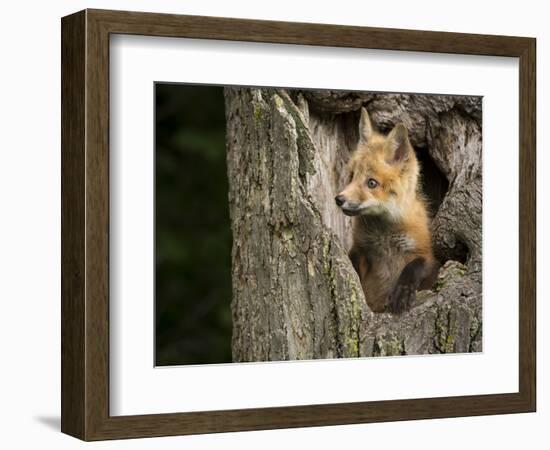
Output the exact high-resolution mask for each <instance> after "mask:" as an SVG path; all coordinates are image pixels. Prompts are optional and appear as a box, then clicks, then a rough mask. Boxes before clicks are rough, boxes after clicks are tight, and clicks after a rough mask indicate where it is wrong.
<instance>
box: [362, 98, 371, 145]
mask: <svg viewBox="0 0 550 450" xmlns="http://www.w3.org/2000/svg"><path fill="white" fill-rule="evenodd" d="M373 133H374V128H373V126H372V123H371V121H370V117H369V113H368V112H367V110H366V109H365V108H364V107H363V108H361V119H360V120H359V141H360V142H362V143H364V144H366V143H367V142H368V140H369V139H370V138H371V136H372V134H373Z"/></svg>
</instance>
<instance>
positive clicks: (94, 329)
mask: <svg viewBox="0 0 550 450" xmlns="http://www.w3.org/2000/svg"><path fill="white" fill-rule="evenodd" d="M61 29H62V130H61V136H62V208H61V210H62V283H61V284H62V309H61V311H62V333H61V334H62V343H61V352H62V377H61V384H62V400H61V410H62V415H61V429H62V431H63V432H64V433H67V434H70V435H72V436H76V437H78V438H80V439H84V440H100V439H117V438H133V437H148V436H167V435H183V434H196V433H213V432H227V431H244V430H260V429H275V428H290V427H306V426H321V425H337V424H351V423H366V422H381V421H397V420H411V419H426V418H441V417H458V416H474V415H486V414H504V413H517V412H531V411H535V408H536V330H535V323H536V320H535V319H536V304H535V301H536V292H535V289H536V249H535V244H536V206H535V205H536V178H535V175H536V118H535V112H536V107H535V102H536V95H535V92H536V91H535V75H536V55H535V53H536V40H535V39H534V38H525V37H507V36H490V35H474V34H459V33H446V32H432V31H411V30H397V29H381V28H364V27H351V26H336V25H320V24H305V23H288V22H272V21H255V20H241V19H227V18H215V17H198V16H179V15H169V14H152V13H135V12H122V11H104V10H85V11H81V12H78V13H75V14H73V15H70V16H67V17H64V18H63V19H62V26H61ZM111 34H135V35H146V36H169V37H184V38H201V39H220V40H231V41H249V42H264V43H285V44H302V45H315V46H332V47H353V48H369V49H383V50H402V51H420V52H433V53H455V54H466V55H486V56H508V57H517V58H519V93H520V99H519V105H518V106H519V126H520V130H519V131H520V133H519V143H518V144H519V171H520V173H519V175H520V180H521V183H520V186H519V244H520V250H519V267H518V270H519V355H518V357H519V391H518V392H516V393H506V394H492V395H472V396H460V397H438V398H419V399H406V400H389V401H373V402H354V403H341V404H322V405H305V406H288V407H273V408H258V409H243V410H227V411H207V412H206V411H205V412H188V413H173V414H152V415H139V416H110V415H109V36H110V35H111ZM182 406H183V405H182Z"/></svg>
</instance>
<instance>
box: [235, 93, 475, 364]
mask: <svg viewBox="0 0 550 450" xmlns="http://www.w3.org/2000/svg"><path fill="white" fill-rule="evenodd" d="M225 98H226V122H227V134H226V141H227V163H228V177H229V185H230V191H229V203H230V213H231V224H232V232H233V252H232V277H233V280H232V281H233V299H232V305H231V307H232V315H233V342H232V348H233V359H234V361H236V362H246V361H278V360H297V359H327V358H348V357H365V356H387V355H404V354H424V353H448V352H464V351H480V350H481V336H482V333H481V291H480V286H481V273H480V264H479V267H477V266H476V264H470V260H471V261H472V262H473V263H477V262H478V261H480V257H481V256H480V253H479V255H477V254H476V253H475V252H470V254H469V260H468V261H467V262H466V266H465V265H462V264H461V263H458V262H454V261H450V262H448V263H447V264H446V265H445V266H444V267H443V269H442V271H441V273H440V278H439V280H438V284H437V289H436V290H434V291H430V292H422V293H419V295H418V297H419V305H418V306H417V307H415V308H413V310H411V311H410V312H409V313H405V314H403V315H402V316H392V315H390V314H375V313H373V312H372V311H370V309H369V308H368V306H367V304H366V302H365V298H364V295H363V292H362V289H361V286H360V282H359V279H358V277H357V274H356V273H355V271H354V269H353V267H352V266H351V262H350V261H349V258H348V256H347V250H348V248H349V244H350V242H349V236H350V233H349V230H350V222H349V219H347V218H345V216H343V215H342V214H341V213H340V212H339V211H337V210H335V209H334V202H333V200H332V198H333V196H334V192H335V191H337V189H338V188H339V186H341V185H342V179H341V177H342V172H343V171H342V170H341V168H342V166H343V164H344V163H345V161H347V158H348V157H349V154H350V153H351V149H352V148H353V147H354V134H353V133H354V132H353V131H350V130H353V129H354V124H351V123H350V121H351V122H353V120H352V119H353V118H352V117H351V116H349V115H342V114H340V113H341V111H337V112H335V111H329V112H328V113H327V111H326V106H325V107H324V108H325V109H323V110H321V111H320V110H319V109H318V107H317V103H316V102H315V100H314V96H312V94H311V92H309V93H307V94H306V93H303V94H302V93H296V92H293V93H292V94H291V95H289V93H288V92H287V91H286V90H284V89H260V88H258V89H256V88H226V89H225ZM445 98H447V97H445ZM376 99H377V96H376V94H374V95H370V96H367V97H362V98H361V102H360V103H359V107H360V106H361V105H362V104H364V103H365V102H373V101H376ZM325 103H326V104H329V103H330V102H325ZM333 104H337V100H333ZM356 106H357V105H355V104H354V107H356ZM454 106H455V105H453V106H452V107H449V108H447V110H451V109H452V108H453V107H454ZM371 111H373V108H371V109H369V112H371ZM444 111H445V108H443V110H442V111H440V112H438V116H437V117H438V118H440V113H441V112H444ZM375 117H376V115H375ZM423 117H424V116H423ZM466 119H467V120H473V119H470V118H469V116H467V115H466ZM466 119H465V120H466ZM439 120H441V123H442V125H441V127H444V126H445V125H444V124H445V122H444V121H443V119H439ZM449 120H456V119H455V118H454V114H452V113H451V114H450V119H449ZM469 124H470V123H469V122H468V125H469ZM474 125H475V124H474ZM425 130H426V131H425V136H430V138H429V139H431V140H432V141H433V142H434V143H435V142H440V147H437V146H436V145H434V146H433V149H434V150H433V151H434V152H437V151H440V152H442V150H441V149H442V148H443V146H444V145H445V140H444V138H442V137H441V133H437V131H438V130H437V127H436V122H435V121H433V122H429V123H428V124H426V125H425ZM429 133H432V134H431V135H430V134H429ZM438 139H439V141H438ZM449 139H450V138H449ZM432 141H430V142H432ZM413 144H414V142H413ZM438 148H439V150H438ZM476 150H477V147H476ZM442 153H444V152H442ZM479 158H481V156H479ZM451 164H452V162H451V163H449V165H450V166H451ZM449 170H451V171H452V173H453V174H454V173H455V169H454V166H453V168H451V169H449ZM464 170H465V171H466V169H464ZM476 176H477V175H476ZM456 180H459V181H457V182H456V183H455V184H456V189H457V191H456V192H459V191H460V188H461V186H463V184H461V182H460V178H459V177H458V175H457V177H456ZM463 180H465V181H470V176H463ZM454 186H455V185H453V188H454ZM480 186H481V182H480ZM451 192H454V191H452V189H450V190H449V193H451ZM480 192H481V191H480ZM457 195H458V194H457ZM453 198H454V197H452V196H451V197H449V198H446V199H445V201H448V202H449V204H451V203H452V201H454V200H453ZM445 201H444V202H445ZM480 205H481V204H480ZM445 210H446V209H445V207H443V205H442V208H441V209H440V212H441V213H442V214H443V213H444V212H445ZM479 215H480V216H481V214H479ZM445 220H447V219H445V216H442V218H441V219H440V220H439V222H438V218H437V217H436V220H435V222H434V223H435V224H436V225H437V226H438V227H439V231H438V233H440V235H441V236H442V240H443V238H446V239H447V240H446V243H445V244H444V245H443V251H446V250H445V249H447V248H452V245H455V243H456V241H455V242H454V243H453V242H452V241H453V238H455V239H456V235H455V234H454V232H450V231H449V229H450V227H452V226H453V224H452V214H449V218H448V220H447V222H445ZM473 220H474V221H475V220H477V218H474V219H473ZM479 220H481V219H480V217H479ZM446 233H447V235H446ZM438 236H439V235H438ZM461 239H462V240H461V242H463V243H466V242H465V241H466V240H467V237H461ZM472 239H474V240H475V237H472ZM479 242H480V241H479ZM479 242H476V243H477V244H478V245H480V244H479ZM468 248H469V247H468ZM448 253H449V254H452V251H449V252H448ZM472 255H473V256H472ZM478 257H479V260H478ZM472 265H473V266H476V269H475V270H471V269H470V267H471V266H472Z"/></svg>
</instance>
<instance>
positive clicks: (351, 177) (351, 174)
mask: <svg viewBox="0 0 550 450" xmlns="http://www.w3.org/2000/svg"><path fill="white" fill-rule="evenodd" d="M352 181H353V172H350V173H349V182H350V183H351V182H352Z"/></svg>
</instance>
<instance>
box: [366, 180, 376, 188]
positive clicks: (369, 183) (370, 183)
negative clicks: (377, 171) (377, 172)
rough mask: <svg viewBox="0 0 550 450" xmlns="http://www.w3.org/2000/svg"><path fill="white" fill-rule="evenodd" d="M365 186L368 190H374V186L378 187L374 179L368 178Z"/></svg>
mask: <svg viewBox="0 0 550 450" xmlns="http://www.w3.org/2000/svg"><path fill="white" fill-rule="evenodd" d="M367 186H368V188H369V189H374V188H375V187H376V186H378V181H376V180H375V179H374V178H369V179H368V180H367Z"/></svg>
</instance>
